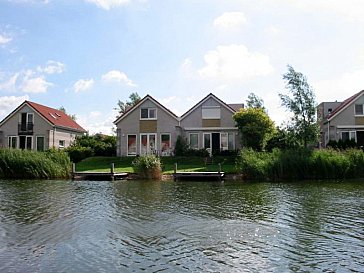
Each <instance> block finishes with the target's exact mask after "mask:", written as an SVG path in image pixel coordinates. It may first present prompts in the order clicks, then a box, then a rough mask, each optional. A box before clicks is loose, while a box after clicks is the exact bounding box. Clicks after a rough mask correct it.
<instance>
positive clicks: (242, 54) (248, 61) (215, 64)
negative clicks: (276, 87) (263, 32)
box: [198, 44, 273, 80]
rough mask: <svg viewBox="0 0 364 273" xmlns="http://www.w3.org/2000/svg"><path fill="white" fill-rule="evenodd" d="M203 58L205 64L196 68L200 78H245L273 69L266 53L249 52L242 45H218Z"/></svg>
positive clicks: (263, 73) (261, 74)
mask: <svg viewBox="0 0 364 273" xmlns="http://www.w3.org/2000/svg"><path fill="white" fill-rule="evenodd" d="M204 60H205V63H206V65H205V66H204V67H203V68H201V69H199V70H198V74H199V75H200V76H201V77H202V78H214V79H223V80H228V79H237V80H247V79H250V78H253V77H256V76H265V75H268V74H270V73H271V72H272V71H273V67H272V65H271V64H270V60H269V57H268V56H267V55H264V54H262V53H258V52H250V51H249V50H248V49H247V48H246V47H245V46H244V45H236V44H232V45H228V46H218V47H217V48H216V49H215V50H211V51H209V52H207V53H206V54H205V56H204Z"/></svg>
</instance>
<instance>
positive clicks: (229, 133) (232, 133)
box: [228, 132, 236, 151]
mask: <svg viewBox="0 0 364 273" xmlns="http://www.w3.org/2000/svg"><path fill="white" fill-rule="evenodd" d="M235 135H236V134H235V132H228V150H229V136H232V137H233V138H232V139H233V149H232V150H231V151H233V150H235V149H236V148H235Z"/></svg>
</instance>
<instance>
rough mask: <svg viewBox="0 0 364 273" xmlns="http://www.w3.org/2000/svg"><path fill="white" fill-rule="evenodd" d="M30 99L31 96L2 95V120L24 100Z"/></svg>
mask: <svg viewBox="0 0 364 273" xmlns="http://www.w3.org/2000/svg"><path fill="white" fill-rule="evenodd" d="M25 100H29V96H28V95H25V96H20V97H15V96H9V97H7V96H5V97H0V120H1V119H3V118H4V117H5V116H6V115H8V114H10V113H11V111H13V110H14V109H15V108H16V107H18V106H19V105H20V104H21V103H22V102H23V101H25Z"/></svg>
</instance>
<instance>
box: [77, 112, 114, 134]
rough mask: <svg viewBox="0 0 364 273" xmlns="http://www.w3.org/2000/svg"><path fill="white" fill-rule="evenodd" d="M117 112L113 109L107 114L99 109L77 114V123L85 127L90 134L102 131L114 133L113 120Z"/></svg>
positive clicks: (103, 132)
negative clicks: (85, 113)
mask: <svg viewBox="0 0 364 273" xmlns="http://www.w3.org/2000/svg"><path fill="white" fill-rule="evenodd" d="M117 115H118V112H117V111H116V110H113V111H111V112H109V113H107V114H103V113H102V112H99V111H93V112H91V113H89V114H88V115H80V116H77V123H79V124H80V125H81V126H82V127H83V128H86V129H87V130H88V131H89V133H90V134H96V133H102V134H106V135H114V132H113V128H115V125H114V123H113V122H114V121H115V120H116V116H117Z"/></svg>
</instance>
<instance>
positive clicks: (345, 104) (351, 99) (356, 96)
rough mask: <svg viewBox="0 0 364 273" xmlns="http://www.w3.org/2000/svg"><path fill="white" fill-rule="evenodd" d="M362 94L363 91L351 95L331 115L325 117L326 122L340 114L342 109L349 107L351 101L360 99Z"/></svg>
mask: <svg viewBox="0 0 364 273" xmlns="http://www.w3.org/2000/svg"><path fill="white" fill-rule="evenodd" d="M363 93H364V90H362V91H360V92H358V93H356V94H354V95H352V96H351V97H350V98H348V99H346V100H344V101H343V102H342V103H341V104H340V105H339V106H338V107H337V108H336V109H335V110H334V111H333V112H331V114H329V115H328V116H327V120H331V119H332V118H333V117H334V116H336V114H338V113H339V112H341V110H343V109H344V108H346V107H347V106H349V105H350V104H351V103H352V102H353V101H355V100H356V99H357V98H358V97H360V96H361V95H362V94H363Z"/></svg>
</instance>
